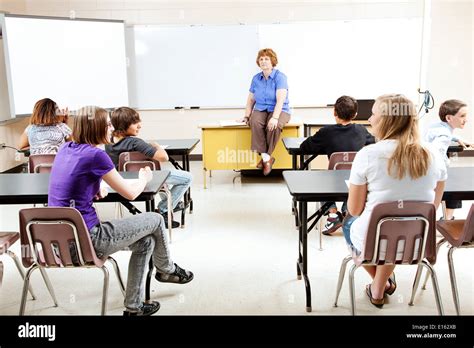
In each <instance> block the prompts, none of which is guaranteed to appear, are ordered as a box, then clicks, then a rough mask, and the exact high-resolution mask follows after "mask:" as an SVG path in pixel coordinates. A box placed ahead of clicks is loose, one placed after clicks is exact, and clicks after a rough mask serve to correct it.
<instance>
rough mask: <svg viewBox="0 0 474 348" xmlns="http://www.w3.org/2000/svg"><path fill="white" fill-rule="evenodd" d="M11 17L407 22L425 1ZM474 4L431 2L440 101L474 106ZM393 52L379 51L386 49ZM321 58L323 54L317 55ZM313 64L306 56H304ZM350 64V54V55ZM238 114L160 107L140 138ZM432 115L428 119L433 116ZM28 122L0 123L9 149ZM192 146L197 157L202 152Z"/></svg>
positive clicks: (65, 8) (167, 4)
mask: <svg viewBox="0 0 474 348" xmlns="http://www.w3.org/2000/svg"><path fill="white" fill-rule="evenodd" d="M1 10H4V11H10V12H11V13H20V14H32V15H49V16H69V15H70V14H71V11H74V12H73V13H74V15H75V16H76V17H89V18H106V19H107V18H109V19H125V20H126V21H127V24H130V25H133V24H235V23H261V22H264V23H273V22H282V21H305V20H318V19H344V18H380V17H387V18H388V17H397V16H399V17H403V16H405V17H407V16H416V15H418V16H419V15H420V14H422V13H423V1H422V0H414V1H403V0H400V1H396V0H392V1H390V0H378V1H377V0H372V1H371V0H364V1H347V0H346V1H331V2H330V1H326V0H324V1H323V0H321V1H269V0H266V1H263V0H260V1H250V0H248V1H247V0H243V1H229V0H221V1H197V0H196V1H189V0H173V1H167V0H142V1H139V0H136V1H135V0H116V1H113V0H18V1H17V0H0V11H1ZM473 29H474V27H473V5H472V1H451V0H449V1H448V0H433V1H432V28H431V31H432V35H431V39H432V42H431V45H430V51H431V56H430V59H429V61H428V81H427V82H428V87H429V88H430V90H431V91H432V93H433V95H434V97H435V99H436V101H437V104H436V106H435V108H437V107H438V106H439V101H440V100H444V99H447V98H451V97H456V98H460V99H463V100H465V101H466V102H467V103H468V104H469V105H470V106H472V107H471V108H474V103H473V102H474V92H473V88H472V80H473V77H474V76H473V69H472V61H473V57H474V55H473V46H472V39H473V37H472V32H473ZM390 49H393V46H391V47H383V46H379V47H377V45H376V43H374V51H373V52H372V54H377V52H378V51H384V52H387V51H389V50H390ZM322 54H324V51H322ZM307 58H308V59H310V58H311V57H307ZM349 59H350V57H349ZM249 78H250V77H249ZM242 114H243V110H224V109H222V110H192V111H189V110H185V111H175V110H169V111H165V110H161V111H146V112H145V111H144V112H142V113H141V115H142V118H143V121H144V123H143V124H144V128H143V129H142V137H143V138H146V139H152V138H178V137H194V138H200V132H199V129H198V128H197V125H198V124H201V123H209V122H213V121H216V120H219V119H233V118H236V117H238V116H241V115H242ZM294 115H295V116H297V117H299V118H300V119H302V120H308V119H313V118H318V119H321V120H323V119H324V120H328V121H329V120H331V115H332V111H331V110H330V109H324V108H322V109H296V110H295V112H294ZM435 115H436V112H434V111H432V113H430V114H429V116H427V118H426V119H427V120H431V119H432V118H433V117H435ZM470 117H471V122H470V125H469V128H468V129H466V130H464V132H463V135H464V136H465V137H466V138H469V137H470V138H471V139H473V140H474V135H473V134H472V133H474V132H473V129H474V128H473V123H474V121H473V118H474V115H470ZM25 124H26V123H25V122H23V123H21V124H14V125H6V126H0V142H3V141H5V142H7V143H10V142H11V144H14V143H16V139H17V137H18V136H19V134H20V133H21V131H22V127H24V125H25ZM200 152H201V148H200V147H199V148H197V149H196V151H195V152H194V153H200ZM15 165H17V162H15V161H14V154H13V153H11V152H8V153H7V152H6V151H3V152H0V171H3V170H6V169H8V168H11V167H13V166H15Z"/></svg>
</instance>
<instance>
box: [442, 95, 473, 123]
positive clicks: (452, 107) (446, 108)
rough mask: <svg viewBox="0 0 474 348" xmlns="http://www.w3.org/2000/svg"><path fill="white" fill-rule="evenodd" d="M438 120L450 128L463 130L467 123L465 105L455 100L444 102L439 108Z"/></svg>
mask: <svg viewBox="0 0 474 348" xmlns="http://www.w3.org/2000/svg"><path fill="white" fill-rule="evenodd" d="M439 118H440V119H441V121H443V122H447V123H448V124H449V125H450V126H451V127H452V128H464V125H465V124H466V122H467V104H466V103H464V102H462V101H460V100H457V99H450V100H446V101H445V102H444V103H443V104H441V106H440V107H439Z"/></svg>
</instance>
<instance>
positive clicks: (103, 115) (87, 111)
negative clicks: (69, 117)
mask: <svg viewBox="0 0 474 348" xmlns="http://www.w3.org/2000/svg"><path fill="white" fill-rule="evenodd" d="M108 114H109V112H108V111H107V110H105V109H102V108H99V107H97V106H86V107H83V108H81V109H79V111H78V113H77V116H75V117H74V128H73V130H72V138H73V140H74V141H75V142H76V143H78V144H90V145H99V144H110V141H109V139H107V131H108V127H109V125H108V123H107V116H108Z"/></svg>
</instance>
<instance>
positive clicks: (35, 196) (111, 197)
mask: <svg viewBox="0 0 474 348" xmlns="http://www.w3.org/2000/svg"><path fill="white" fill-rule="evenodd" d="M49 175H50V174H49V173H48V174H22V173H20V174H0V205H2V204H3V205H7V204H8V205H10V204H42V203H48V187H49ZM120 175H122V177H123V178H124V179H136V178H138V172H120ZM169 175H170V172H169V171H168V170H160V171H154V172H153V179H152V180H151V181H150V182H149V183H148V184H147V185H146V187H145V189H144V190H143V192H142V193H141V194H140V195H139V196H138V197H137V198H136V199H135V200H134V201H137V202H145V205H146V211H147V212H153V211H154V210H155V195H156V194H157V193H158V191H159V190H160V188H161V187H162V186H163V184H164V183H165V181H166V179H167V178H168V176H169ZM122 201H124V202H128V200H127V199H125V198H124V197H122V196H121V195H120V194H118V193H117V192H115V191H110V192H109V194H108V195H107V196H106V197H105V198H104V199H101V200H98V201H97V202H98V203H99V202H122ZM153 267H154V266H153V261H152V260H151V259H150V269H149V270H148V276H147V280H146V291H145V292H146V293H145V299H146V300H147V301H148V300H150V282H151V275H152V272H153Z"/></svg>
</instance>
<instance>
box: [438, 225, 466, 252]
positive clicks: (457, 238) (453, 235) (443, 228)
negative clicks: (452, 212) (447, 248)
mask: <svg viewBox="0 0 474 348" xmlns="http://www.w3.org/2000/svg"><path fill="white" fill-rule="evenodd" d="M465 222H466V220H448V221H438V222H437V223H436V228H437V229H438V231H439V232H440V233H441V234H442V235H443V237H444V238H446V240H447V241H448V242H449V244H451V245H452V246H460V245H461V244H462V238H461V237H462V234H463V228H464V224H465Z"/></svg>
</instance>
